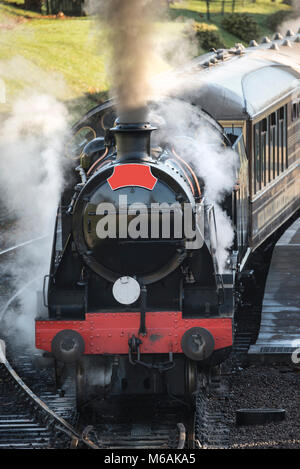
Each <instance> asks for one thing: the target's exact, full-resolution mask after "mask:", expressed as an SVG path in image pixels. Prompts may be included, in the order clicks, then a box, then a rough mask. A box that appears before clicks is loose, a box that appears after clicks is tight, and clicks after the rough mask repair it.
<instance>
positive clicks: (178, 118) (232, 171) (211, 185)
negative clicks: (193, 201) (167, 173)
mask: <svg viewBox="0 0 300 469" xmlns="http://www.w3.org/2000/svg"><path fill="white" fill-rule="evenodd" d="M157 116H159V118H158V117H157ZM150 118H151V121H153V122H154V123H156V122H159V125H160V129H159V131H158V135H157V136H156V137H155V138H156V139H157V140H158V141H159V140H161V141H167V142H168V143H169V144H171V145H172V146H174V148H175V149H176V152H177V153H178V154H179V155H180V156H181V157H182V158H184V159H185V160H186V161H187V162H190V163H192V165H193V166H194V168H195V169H196V172H197V174H198V175H199V176H200V177H201V178H202V179H203V181H204V185H205V192H204V196H205V199H206V203H208V204H210V203H211V204H213V205H214V209H215V216H216V226H217V234H218V239H217V241H218V245H217V253H216V255H217V260H218V265H219V268H220V271H221V272H224V271H225V270H226V268H227V267H226V262H227V259H228V254H229V249H230V248H231V246H232V243H233V239H234V229H233V226H232V222H231V220H230V218H229V217H228V215H227V214H226V212H225V211H224V210H223V208H222V202H223V201H224V197H225V196H226V195H227V194H230V193H231V192H232V188H233V186H234V184H235V183H236V172H237V168H238V157H237V154H236V152H235V151H233V150H232V149H231V148H228V147H225V146H224V145H223V143H222V141H221V139H220V135H219V134H218V133H217V131H215V130H214V129H212V128H211V127H210V126H208V124H207V123H206V121H205V120H204V119H203V117H202V116H201V115H200V113H199V111H198V110H197V108H196V107H195V106H193V105H191V104H189V103H187V102H184V101H181V100H179V99H175V98H172V99H168V100H165V101H163V102H161V103H159V104H158V105H157V104H156V105H155V107H154V109H153V110H152V112H151V114H150Z"/></svg>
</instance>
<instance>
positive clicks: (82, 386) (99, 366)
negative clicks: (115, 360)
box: [76, 356, 112, 409]
mask: <svg viewBox="0 0 300 469" xmlns="http://www.w3.org/2000/svg"><path fill="white" fill-rule="evenodd" d="M111 379H112V362H111V361H109V360H106V359H103V358H100V357H97V358H96V357H92V358H91V357H89V356H84V357H82V358H81V359H80V360H79V361H78V362H77V364H76V402H77V408H78V409H80V408H82V406H83V405H86V404H88V403H91V401H94V400H95V399H98V398H101V396H103V395H104V394H105V393H106V392H107V390H108V389H109V387H110V384H111Z"/></svg>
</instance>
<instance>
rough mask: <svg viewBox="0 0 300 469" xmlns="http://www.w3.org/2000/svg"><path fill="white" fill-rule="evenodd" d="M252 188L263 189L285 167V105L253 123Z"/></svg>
mask: <svg viewBox="0 0 300 469" xmlns="http://www.w3.org/2000/svg"><path fill="white" fill-rule="evenodd" d="M253 153H254V155H253V173H254V178H253V186H254V187H253V190H254V193H256V192H258V191H259V190H261V189H263V188H264V186H266V185H267V184H268V183H269V182H271V181H272V180H273V179H274V178H276V177H277V176H278V175H279V174H280V173H281V172H282V171H284V170H285V169H286V168H287V166H288V165H287V161H288V160H287V157H288V155H287V106H286V105H285V106H282V107H281V108H280V109H278V110H277V111H275V112H273V113H272V114H270V115H269V116H267V117H266V118H264V119H262V120H261V121H260V122H258V123H257V124H255V125H254V129H253Z"/></svg>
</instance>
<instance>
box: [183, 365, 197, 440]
mask: <svg viewBox="0 0 300 469" xmlns="http://www.w3.org/2000/svg"><path fill="white" fill-rule="evenodd" d="M197 382H198V369H197V363H196V362H194V361H193V360H189V359H186V362H185V389H186V394H187V397H188V399H189V400H191V399H192V396H193V393H194V392H195V391H196V390H197ZM192 407H193V406H192ZM187 446H188V448H189V449H194V448H195V412H191V417H190V419H189V423H188V434H187Z"/></svg>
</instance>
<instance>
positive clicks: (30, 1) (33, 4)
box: [25, 0, 43, 13]
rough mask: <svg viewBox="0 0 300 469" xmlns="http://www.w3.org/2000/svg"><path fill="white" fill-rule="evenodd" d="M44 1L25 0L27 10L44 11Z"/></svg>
mask: <svg viewBox="0 0 300 469" xmlns="http://www.w3.org/2000/svg"><path fill="white" fill-rule="evenodd" d="M42 3H43V0H25V9H26V10H31V11H38V12H39V13H41V11H42Z"/></svg>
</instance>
